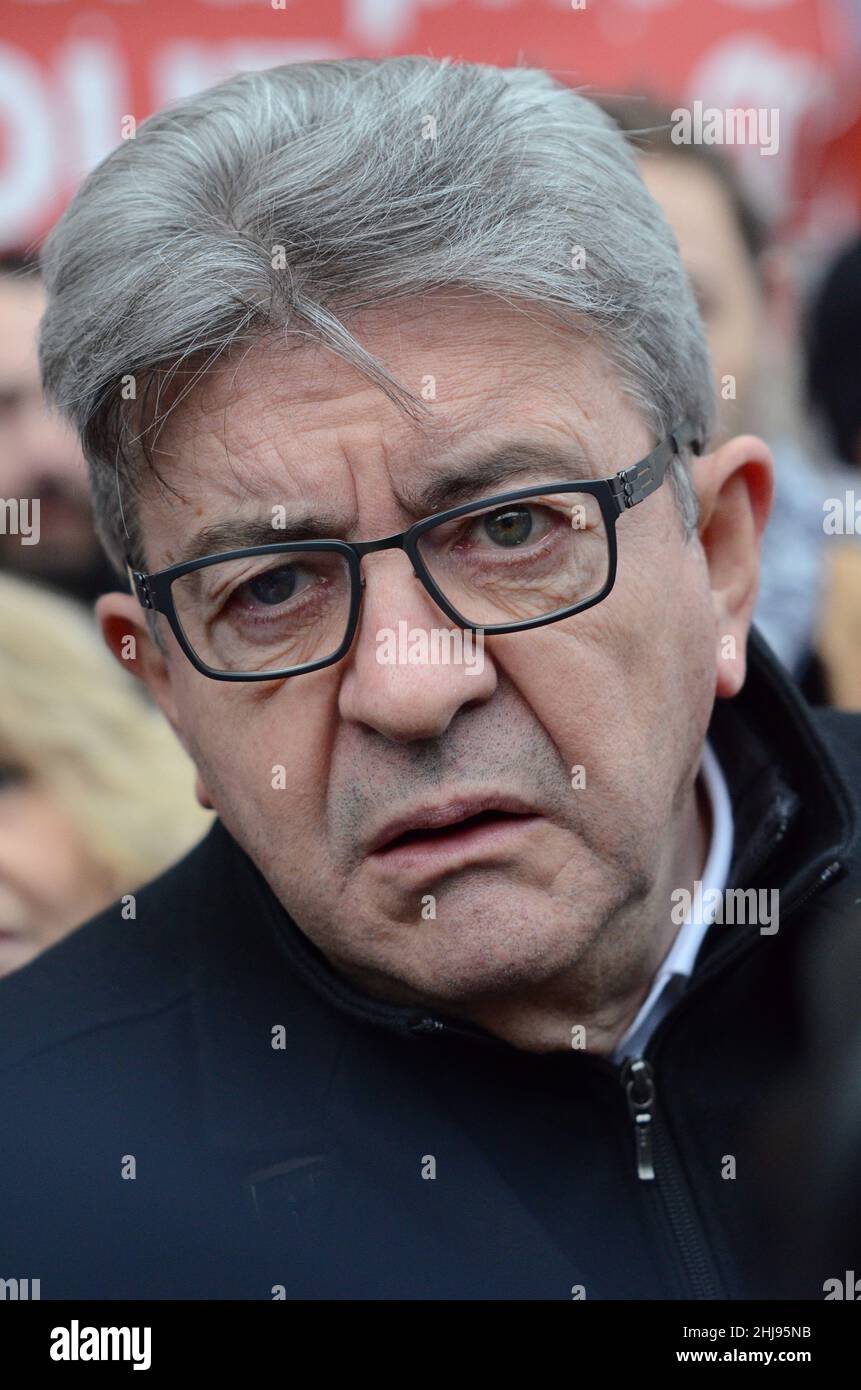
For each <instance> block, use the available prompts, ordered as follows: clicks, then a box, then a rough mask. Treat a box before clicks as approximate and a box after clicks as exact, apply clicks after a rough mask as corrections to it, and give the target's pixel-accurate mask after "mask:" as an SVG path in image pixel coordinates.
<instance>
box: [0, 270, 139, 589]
mask: <svg viewBox="0 0 861 1390" xmlns="http://www.w3.org/2000/svg"><path fill="white" fill-rule="evenodd" d="M44 308H45V293H44V289H43V286H42V280H41V276H40V275H39V273H38V268H37V266H36V265H35V264H34V263H33V262H32V261H31V260H29V259H28V258H27V257H26V256H20V255H16V254H15V253H7V254H6V255H5V256H3V257H2V258H0V567H2V568H4V569H9V570H13V571H15V572H16V573H19V574H21V573H23V574H28V575H32V576H33V577H34V578H37V579H40V580H43V581H45V582H46V583H48V584H50V585H52V586H54V587H56V588H59V589H62V590H63V591H64V592H66V593H69V594H71V595H73V596H74V597H76V598H81V599H84V600H93V599H95V598H96V596H97V595H98V594H101V593H104V591H105V589H108V588H111V587H112V582H111V570H110V567H109V566H108V565H107V563H106V561H105V557H104V555H103V553H102V550H101V547H100V545H99V542H98V538H97V536H96V534H95V531H94V530H93V518H92V512H91V509H90V499H89V495H88V491H87V476H86V467H85V463H84V459H83V457H82V455H81V446H80V443H79V441H78V439H77V438H76V437H75V432H74V430H71V429H70V428H69V426H68V425H67V424H66V423H65V422H64V421H62V420H59V419H57V417H56V416H55V415H52V414H51V413H50V411H48V410H47V409H46V406H45V402H44V399H43V396H42V385H41V382H40V380H39V362H38V356H37V352H36V346H37V343H36V339H37V332H38V327H39V320H40V318H41V316H42V313H43V312H44Z"/></svg>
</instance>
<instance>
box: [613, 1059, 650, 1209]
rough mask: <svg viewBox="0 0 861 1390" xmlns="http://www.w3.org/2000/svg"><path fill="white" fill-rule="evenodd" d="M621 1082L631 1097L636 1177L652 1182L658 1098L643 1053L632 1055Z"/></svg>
mask: <svg viewBox="0 0 861 1390" xmlns="http://www.w3.org/2000/svg"><path fill="white" fill-rule="evenodd" d="M621 1079H622V1085H623V1086H624V1088H625V1095H626V1097H627V1100H628V1113H629V1114H630V1116H631V1119H632V1120H633V1121H634V1141H635V1144H636V1152H637V1177H638V1178H640V1179H641V1180H642V1181H643V1182H653V1181H654V1177H655V1164H654V1157H653V1145H652V1133H653V1129H652V1126H653V1123H654V1117H653V1115H652V1105H653V1103H654V1099H655V1082H654V1073H653V1071H652V1068H651V1066H650V1064H649V1063H648V1062H646V1061H644V1060H643V1058H642V1057H630V1058H629V1059H628V1061H627V1062H626V1063H625V1065H624V1067H623V1068H622V1078H621Z"/></svg>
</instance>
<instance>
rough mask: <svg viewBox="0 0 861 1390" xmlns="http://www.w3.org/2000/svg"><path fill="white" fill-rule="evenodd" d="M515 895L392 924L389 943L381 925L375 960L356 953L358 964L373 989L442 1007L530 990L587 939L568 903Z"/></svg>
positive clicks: (567, 962) (571, 962) (567, 963)
mask: <svg viewBox="0 0 861 1390" xmlns="http://www.w3.org/2000/svg"><path fill="white" fill-rule="evenodd" d="M517 896H518V895H516V894H515V895H513V897H514V899H515V900H514V901H512V900H510V899H509V900H508V901H505V900H504V899H503V900H501V899H499V898H498V897H497V898H496V899H495V900H490V901H488V902H487V903H486V904H484V905H483V910H480V907H479V904H476V903H473V904H471V905H470V907H469V908H464V909H463V911H462V912H460V913H458V914H455V913H454V912H453V910H451V909H450V910H449V911H447V912H446V913H445V914H444V915H438V916H437V917H436V918H434V917H432V916H429V917H428V918H427V919H426V920H424V921H422V922H421V924H420V925H417V924H410V926H405V925H403V924H400V923H398V924H392V926H391V928H390V930H389V931H387V932H386V934H385V942H384V943H383V942H381V941H380V938H379V934H378V931H375V932H374V933H373V935H374V936H375V937H376V941H375V943H374V947H375V949H374V951H373V960H369V959H366V960H365V962H363V963H360V962H359V961H358V960H356V959H355V956H354V963H353V967H352V969H353V970H355V971H356V972H357V974H358V975H361V976H362V977H363V978H364V981H365V984H366V987H367V988H370V989H371V990H372V992H384V993H386V994H388V996H389V997H390V998H397V997H400V999H401V1000H402V1001H403V1002H408V1000H410V999H413V1000H417V1001H418V1000H422V1001H426V1002H429V1003H431V1002H435V1003H437V1004H439V1006H440V1007H441V1008H444V1007H446V1006H449V1007H452V1006H455V1005H462V1006H467V1005H469V1004H472V1003H477V1002H479V1001H481V1000H489V999H493V998H499V997H502V996H507V995H509V994H511V993H512V992H528V991H529V990H530V989H533V988H537V987H539V986H540V985H541V984H543V983H545V982H546V981H548V980H550V979H552V978H553V977H554V976H558V975H559V974H560V973H562V972H564V971H565V970H567V969H570V968H573V967H574V966H575V965H576V963H577V960H578V958H579V956H580V954H581V953H582V951H583V949H584V946H585V945H586V944H587V943H586V940H585V933H584V932H582V931H578V927H577V923H576V922H575V921H573V920H572V916H571V912H570V909H566V910H565V912H564V914H563V912H562V908H561V905H560V904H559V903H552V902H550V901H549V899H548V898H547V897H546V895H545V897H544V904H543V910H542V906H541V905H540V904H537V903H536V902H535V896H536V895H535V894H534V893H530V894H525V895H524V896H525V897H527V898H528V899H529V902H528V903H518V902H517V901H516V898H517ZM592 920H594V919H592ZM369 933H370V928H369ZM393 943H394V944H393ZM383 981H385V984H383Z"/></svg>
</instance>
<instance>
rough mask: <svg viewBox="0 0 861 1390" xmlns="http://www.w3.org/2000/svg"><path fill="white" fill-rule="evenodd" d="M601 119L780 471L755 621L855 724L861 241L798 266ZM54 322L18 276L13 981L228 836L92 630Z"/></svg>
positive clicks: (74, 458) (745, 219)
mask: <svg viewBox="0 0 861 1390" xmlns="http://www.w3.org/2000/svg"><path fill="white" fill-rule="evenodd" d="M603 104H604V105H605V108H606V109H607V110H608V111H609V112H610V114H611V115H612V116H613V117H614V118H615V119H616V120H617V121H618V122H619V123H620V125H621V126H622V127H623V128H624V129H625V130H626V131H627V132H628V134H629V138H630V139H631V141H632V142H633V144H634V145H635V147H636V148H637V150H638V151H639V159H640V163H641V168H642V174H643V177H644V179H645V181H646V183H647V185H648V186H649V188H650V190H651V192H652V194H653V196H654V197H655V198H656V199H657V201H658V202H659V203H660V204H661V205H662V207H663V209H664V211H665V214H666V216H667V219H668V221H669V223H670V225H671V227H672V228H673V231H674V232H675V235H676V238H677V241H678V244H679V248H680V251H681V254H682V258H683V260H684V262H685V265H686V267H687V270H688V272H689V275H690V278H691V281H692V284H693V286H694V289H695V292H696V295H697V299H698V302H699V306H700V310H701V313H702V316H703V320H704V323H705V326H706V329H707V332H708V336H709V340H710V344H711V350H712V356H713V362H714V371H715V384H716V392H717V397H718V400H719V403H720V424H719V430H720V433H721V434H722V435H730V434H735V433H739V432H746V431H750V432H752V433H756V434H760V435H762V437H764V438H765V439H766V440H767V442H768V443H769V444H770V446H771V448H772V451H773V454H774V458H775V464H776V492H775V503H774V511H773V514H772V519H771V522H770V524H769V527H768V531H767V534H766V539H765V545H764V553H763V560H762V576H761V589H760V597H759V602H758V608H757V613H756V620H757V623H758V625H759V627H760V628H761V630H762V631H763V633H764V634H765V636H766V638H767V640H768V641H769V642H770V643H771V645H772V646H773V648H774V649H775V651H776V652H777V654H778V655H779V657H780V658H781V660H782V661H783V662H784V664H785V665H786V666H787V667H788V668H789V669H790V670H791V671H792V672H793V674H794V675H795V676H796V678H797V680H798V681H799V683H800V685H801V687H802V689H803V690H804V692H805V694H806V695H807V697H808V699H809V700H811V702H813V703H818V704H831V705H834V706H837V707H839V708H844V709H855V710H859V709H861V473H859V469H861V393H859V389H858V385H859V380H861V371H859V366H861V363H859V336H858V324H859V320H861V240H855V241H853V242H851V243H850V244H848V245H844V246H843V247H840V248H838V250H837V251H836V254H834V255H833V258H832V259H831V260H830V262H829V263H828V264H825V265H822V266H818V267H814V268H811V267H809V266H805V267H799V266H798V264H797V263H796V262H795V261H794V260H793V257H792V255H791V254H790V252H789V250H787V249H786V248H785V247H783V246H781V245H780V244H777V242H776V241H775V238H774V237H773V235H772V234H771V230H770V228H769V227H768V226H766V225H764V223H763V221H762V220H761V217H760V216H759V215H758V214H757V212H756V211H755V209H754V206H753V205H752V203H751V201H750V199H749V197H748V196H747V194H746V191H745V189H744V188H743V186H742V184H741V182H740V179H739V177H738V175H737V173H736V171H735V168H734V166H733V165H732V164H731V163H730V162H728V161H727V160H726V158H725V157H724V155H723V154H722V153H720V152H719V151H718V150H716V149H715V147H713V146H704V145H695V144H694V145H677V144H674V143H673V141H672V139H671V137H670V119H669V114H668V112H666V111H662V110H660V109H659V108H657V107H655V106H653V105H652V104H651V103H650V102H649V101H648V100H646V99H643V98H637V99H633V98H631V99H625V100H622V99H614V100H609V99H608V100H606V101H605V102H604V103H603ZM42 308H43V291H42V285H41V280H40V276H39V270H38V263H37V261H35V260H31V259H28V258H26V257H24V256H17V255H11V254H7V255H6V256H5V257H3V258H0V508H4V509H5V511H3V512H0V519H2V520H3V521H4V522H5V524H4V525H3V526H1V527H0V690H2V702H0V974H4V973H8V972H9V971H11V970H14V969H18V968H20V967H22V966H24V965H26V963H27V962H28V961H29V960H31V959H32V958H33V957H34V956H35V955H36V954H37V953H38V952H39V951H40V950H42V949H44V948H45V947H46V946H48V945H50V944H51V943H52V942H53V941H54V940H56V939H57V938H58V937H60V936H62V935H63V934H64V933H66V932H67V931H69V930H71V929H73V928H74V927H75V926H77V925H79V924H81V923H82V922H83V921H85V920H87V918H88V917H90V916H92V915H93V914H94V913H95V912H96V911H98V910H99V909H100V908H102V907H105V906H107V905H108V904H109V903H110V902H113V901H115V900H117V899H119V898H121V897H122V898H123V899H124V902H125V904H126V907H125V910H124V913H123V916H124V917H125V918H128V919H129V920H133V918H134V893H135V890H136V889H137V888H138V887H139V886H140V885H142V884H143V883H145V882H146V881H147V880H148V879H150V878H152V877H154V876H155V875H156V874H158V873H159V872H160V871H161V870H162V869H164V868H165V867H167V866H168V865H169V864H170V863H171V862H173V861H175V860H176V859H178V858H179V857H181V855H182V854H183V853H184V852H185V851H186V849H188V848H189V847H190V846H191V845H192V844H193V843H194V842H195V841H196V840H197V839H198V838H200V837H201V836H202V834H203V833H204V831H205V829H206V828H207V825H208V823H209V819H210V817H209V815H208V813H207V812H205V811H204V810H203V809H202V808H201V807H200V806H199V805H198V804H197V802H196V800H195V795H194V770H193V768H192V766H191V764H190V762H189V760H188V758H187V756H186V754H185V753H184V751H183V750H182V748H181V747H180V745H179V743H178V742H177V740H176V739H175V738H174V736H173V734H172V732H171V731H170V729H169V728H168V726H167V725H166V723H165V722H164V721H163V720H162V718H161V716H160V715H159V714H158V713H157V711H156V710H155V709H154V708H153V707H152V706H151V705H150V703H149V702H148V700H147V698H146V697H145V696H144V695H143V694H142V693H141V687H140V685H139V683H138V682H136V681H135V680H134V679H133V677H132V676H131V675H130V674H128V673H127V672H125V671H123V670H122V668H121V667H120V666H119V665H118V664H117V663H116V662H115V661H114V660H113V659H112V658H111V657H110V656H109V655H108V653H107V651H106V649H105V648H104V646H103V644H102V641H101V638H100V636H99V635H98V633H97V630H96V626H95V622H94V619H93V617H92V605H93V601H94V600H95V598H96V597H97V596H98V594H99V593H101V592H104V591H105V590H106V589H108V588H113V587H116V586H117V584H120V585H122V586H123V587H125V581H124V579H122V578H118V577H117V576H116V575H114V574H113V572H112V570H111V568H110V566H109V565H108V562H107V560H106V559H105V558H104V554H103V551H102V549H101V546H100V543H99V541H98V539H97V537H96V535H95V533H94V530H93V525H92V520H91V515H90V508H89V503H88V491H87V479H86V468H85V464H84V460H83V457H82V454H81V450H80V446H79V444H78V442H77V440H76V438H75V437H74V435H73V433H72V432H71V430H69V429H68V428H67V427H66V426H65V425H63V424H62V423H61V422H60V421H58V420H57V419H56V418H54V417H52V416H51V415H50V414H49V413H48V412H47V411H46V409H45V406H44V404H43V400H42V394H41V389H40V381H39V371H38V361H37V337H38V325H39V319H40V316H41V313H42ZM856 495H857V499H858V505H857V507H856ZM25 501H26V502H28V503H29V511H26V512H25V511H24V510H23V509H22V504H23V503H24V502H25ZM36 503H38V506H37V507H36V510H35V511H34V507H35V504H36ZM25 522H26V524H24V523H25ZM12 523H14V524H12Z"/></svg>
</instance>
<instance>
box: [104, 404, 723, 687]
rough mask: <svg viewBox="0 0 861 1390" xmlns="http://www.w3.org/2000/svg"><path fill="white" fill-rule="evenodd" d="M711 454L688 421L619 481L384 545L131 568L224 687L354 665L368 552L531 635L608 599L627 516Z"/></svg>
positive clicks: (488, 625) (463, 512)
mask: <svg viewBox="0 0 861 1390" xmlns="http://www.w3.org/2000/svg"><path fill="white" fill-rule="evenodd" d="M689 446H690V447H692V448H693V449H694V452H695V453H700V452H701V451H702V441H701V440H700V439H699V438H698V437H697V431H696V429H695V428H694V426H693V425H692V424H691V423H690V422H689V421H685V423H684V424H682V425H681V426H680V427H679V428H678V429H676V430H674V431H673V432H672V434H671V435H670V436H669V437H668V438H667V439H665V440H664V442H663V443H662V444H659V445H658V446H657V448H656V449H654V450H653V451H652V453H650V454H648V455H647V456H646V457H645V458H644V459H641V460H640V462H639V463H635V464H633V465H632V466H631V467H630V468H623V469H622V471H621V472H620V473H617V474H616V475H615V476H614V477H612V478H602V479H600V480H597V481H595V480H584V481H582V482H573V483H552V484H546V483H545V484H543V485H539V486H533V487H528V488H519V489H518V490H517V491H516V492H505V493H501V494H499V495H497V496H495V497H488V498H484V499H483V500H482V501H480V502H469V503H467V504H466V505H465V506H461V507H453V508H452V509H451V510H449V511H445V512H438V513H437V514H436V515H434V516H430V517H426V518H425V519H424V520H423V521H418V522H416V524H415V525H414V526H411V527H410V528H409V530H407V531H402V532H401V533H400V535H397V536H387V537H385V539H383V540H378V541H356V542H350V541H341V540H320V541H285V542H283V543H280V544H273V545H258V546H252V547H250V548H248V549H244V550H231V551H226V552H224V553H223V554H220V555H207V556H206V557H205V558H203V559H201V560H189V561H187V562H185V563H184V564H179V565H171V566H170V567H169V568H167V569H163V570H158V571H157V572H156V573H154V574H142V573H141V572H140V571H138V570H135V569H133V568H132V566H131V563H130V562H129V564H128V568H129V572H130V574H131V578H132V581H133V584H134V590H135V593H136V594H137V597H138V599H139V601H140V603H141V605H142V606H143V607H144V608H150V609H154V610H155V611H156V612H159V613H163V614H164V615H165V617H166V618H167V620H168V622H169V623H170V626H171V629H172V631H173V634H174V636H175V637H176V640H177V642H178V643H179V645H180V647H181V648H182V650H183V651H184V652H185V655H186V656H187V657H188V659H189V661H190V662H191V663H192V665H193V666H195V667H196V669H197V670H198V671H200V672H201V673H202V674H203V675H205V676H210V677H211V678H212V679H213V680H222V681H265V680H281V679H284V678H285V677H287V676H299V675H303V674H304V673H306V672H308V671H318V670H320V668H321V667H323V666H331V665H333V664H334V662H336V661H340V660H341V658H342V657H343V656H345V655H346V653H347V651H348V650H349V648H350V646H351V644H352V641H353V638H354V636H355V634H356V628H357V626H358V621H359V610H360V608H361V602H362V589H363V588H364V583H365V581H364V579H363V578H362V575H361V561H362V557H363V556H364V555H372V554H374V553H375V552H376V551H379V550H403V551H405V552H406V554H407V555H408V557H409V559H410V562H411V564H412V567H413V572H414V574H415V576H416V577H417V578H418V579H419V580H420V581H421V583H422V584H423V585H424V587H425V589H426V590H427V592H428V593H429V594H430V596H431V598H432V599H433V601H434V603H435V604H436V605H437V607H438V608H439V609H441V610H442V612H443V613H444V614H445V615H446V617H447V618H449V619H450V620H451V621H452V622H453V623H455V624H456V625H457V626H458V627H460V628H466V629H475V630H480V631H482V632H486V633H504V632H522V631H524V630H526V629H528V628H533V627H542V626H543V625H544V624H545V623H555V622H559V621H560V620H561V619H562V618H569V617H571V615H572V614H574V613H581V612H583V610H584V609H586V608H591V607H593V606H594V605H595V604H596V603H600V602H601V600H602V599H605V598H606V597H607V595H608V594H609V592H610V590H611V589H612V587H613V584H614V582H615V578H616V520H617V518H618V517H619V516H620V515H621V514H622V512H623V511H625V509H626V508H628V507H635V506H636V505H637V503H638V502H642V501H643V499H644V498H646V497H648V496H649V495H650V493H652V492H654V491H655V489H656V488H659V487H660V486H661V483H662V482H663V481H664V478H665V475H666V471H667V468H668V466H669V464H670V462H671V460H672V459H673V458H674V457H675V455H677V454H680V453H681V451H682V450H683V449H685V448H687V447H689Z"/></svg>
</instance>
